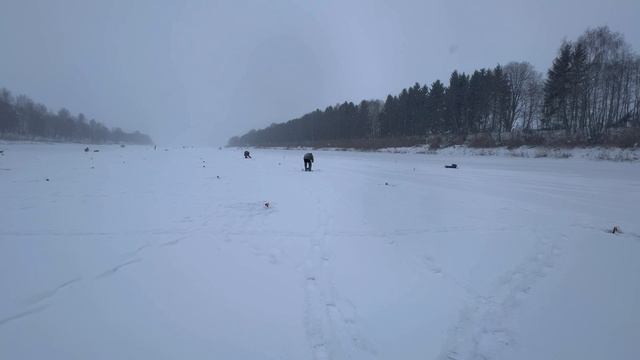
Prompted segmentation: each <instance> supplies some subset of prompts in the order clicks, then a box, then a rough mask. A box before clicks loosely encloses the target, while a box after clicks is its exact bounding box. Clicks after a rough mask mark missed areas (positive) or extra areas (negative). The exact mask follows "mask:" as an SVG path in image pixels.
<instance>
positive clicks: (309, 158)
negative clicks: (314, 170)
mask: <svg viewBox="0 0 640 360" xmlns="http://www.w3.org/2000/svg"><path fill="white" fill-rule="evenodd" d="M311 164H313V154H312V153H306V154H304V171H311Z"/></svg>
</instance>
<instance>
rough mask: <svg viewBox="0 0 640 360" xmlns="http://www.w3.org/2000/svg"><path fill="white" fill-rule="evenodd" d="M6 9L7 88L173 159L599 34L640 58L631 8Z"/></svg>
mask: <svg viewBox="0 0 640 360" xmlns="http://www.w3.org/2000/svg"><path fill="white" fill-rule="evenodd" d="M4 5H5V6H3V8H4V9H3V10H4V11H3V12H2V13H1V14H0V40H1V41H2V43H3V45H4V46H3V52H2V54H3V55H2V56H1V57H0V87H4V88H7V89H8V90H10V91H11V92H12V93H13V94H14V95H17V94H25V95H27V96H29V97H31V98H32V99H33V100H34V101H36V102H40V103H43V104H45V105H46V106H47V107H48V108H49V109H51V110H54V111H57V110H58V109H60V108H62V107H64V108H67V109H69V110H70V111H71V112H72V113H74V114H77V113H83V114H85V115H86V116H87V117H88V118H95V119H96V120H97V121H100V122H102V123H104V124H105V125H107V126H108V127H120V128H122V129H124V130H126V131H134V130H138V131H141V132H143V133H145V134H149V135H150V136H151V137H152V138H153V140H154V142H156V143H158V144H172V145H182V144H185V145H187V144H194V145H216V146H217V145H224V144H226V142H227V140H228V139H229V138H230V137H231V136H234V135H241V134H243V133H245V132H246V131H248V130H250V129H253V128H255V129H258V128H263V127H265V126H268V125H269V124H271V123H274V122H276V123H279V122H284V121H288V120H290V119H293V118H296V117H299V116H301V115H303V114H305V113H308V112H311V111H313V110H315V109H316V108H320V109H324V108H325V107H327V106H329V105H333V104H336V103H341V102H344V101H353V102H359V101H360V100H365V99H381V100H384V98H385V97H386V96H387V95H388V94H397V93H398V92H399V91H400V90H401V89H402V88H405V87H407V86H411V85H412V84H413V83H415V82H419V83H421V84H430V83H431V82H433V81H435V80H438V79H439V80H441V81H443V82H447V81H448V78H449V74H450V73H451V71H453V70H458V71H460V72H467V73H468V72H472V71H473V70H475V69H480V68H485V67H492V66H495V65H497V64H506V63H508V62H510V61H527V62H530V63H531V64H533V65H534V66H535V68H536V69H537V70H538V71H540V72H543V73H546V71H547V69H548V67H549V66H550V65H551V62H552V60H553V58H554V56H555V55H556V54H557V50H558V48H559V46H560V44H561V42H562V40H563V39H566V40H574V39H576V38H577V37H578V36H579V35H580V34H581V33H583V32H584V31H585V30H586V29H587V28H593V27H596V26H603V25H606V26H609V27H610V28H611V30H612V31H615V32H620V33H622V34H623V35H624V37H625V39H626V41H627V42H628V43H629V44H630V45H631V46H632V48H633V50H634V51H635V52H637V51H638V49H640V28H639V27H638V26H637V24H636V22H635V21H636V20H635V19H634V15H636V14H638V13H640V3H637V2H634V1H616V2H613V3H611V2H607V3H605V2H599V1H584V2H583V1H563V2H562V3H558V4H556V2H553V1H544V2H541V3H540V2H538V3H527V2H506V1H492V2H491V3H490V4H475V3H464V2H444V1H443V2H430V3H421V2H418V1H406V2H401V3H394V4H385V3H383V2H380V1H375V2H371V3H368V2H350V3H349V4H342V3H340V2H337V1H329V2H323V3H297V2H293V1H281V2H277V3H271V2H262V1H260V2H244V3H242V4H240V3H238V2H221V3H216V4H213V3H210V2H207V1H190V2H184V3H183V2H178V1H176V2H171V1H163V2H157V3H156V2H153V1H139V2H135V3H130V2H124V1H108V2H107V1H105V2H82V1H56V2H50V1H4Z"/></svg>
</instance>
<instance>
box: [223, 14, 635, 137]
mask: <svg viewBox="0 0 640 360" xmlns="http://www.w3.org/2000/svg"><path fill="white" fill-rule="evenodd" d="M617 127H640V57H639V56H638V55H637V54H635V53H634V52H632V50H631V48H630V46H629V45H628V44H627V43H626V42H625V41H624V38H623V36H622V35H621V34H620V33H616V32H612V31H611V30H609V28H608V27H598V28H595V29H589V30H587V31H586V32H585V33H584V34H583V35H581V36H580V37H579V38H578V40H576V41H565V42H563V44H562V45H561V47H560V49H559V51H558V55H557V56H556V58H555V59H554V60H553V64H552V66H551V68H550V69H549V70H548V71H547V74H546V77H545V76H543V74H542V73H540V72H538V71H536V69H535V68H534V67H533V66H532V65H531V64H530V63H528V62H511V63H508V64H506V65H504V66H501V65H498V66H496V67H495V68H490V69H480V70H476V71H474V72H473V73H472V74H465V73H459V72H458V71H454V72H453V73H452V74H451V76H450V78H449V83H448V85H446V84H444V83H442V82H441V81H440V80H436V81H435V82H433V83H432V84H431V85H430V86H427V85H420V84H419V83H416V84H415V85H414V86H412V87H409V88H407V89H403V90H402V91H401V92H400V94H398V95H396V96H392V95H389V96H387V98H386V100H385V101H384V102H382V101H377V100H373V101H362V102H360V104H357V105H356V104H353V103H351V102H345V103H343V104H339V105H336V106H329V107H327V108H326V109H325V110H324V111H322V110H319V109H318V110H316V111H314V112H312V113H309V114H306V115H304V116H302V117H301V118H298V119H294V120H291V121H288V122H286V123H281V124H272V125H271V126H269V127H267V128H265V129H262V130H251V131H249V132H248V133H246V134H244V135H242V136H239V137H238V136H236V137H233V138H231V139H230V140H229V145H230V146H245V145H256V146H283V145H303V144H312V143H319V142H323V141H329V140H340V139H345V140H349V139H376V138H393V137H416V136H420V137H424V136H427V135H433V134H457V135H462V136H464V135H469V134H477V133H484V132H498V133H500V132H505V131H525V132H526V131H534V130H543V129H544V130H564V131H565V132H566V134H567V135H575V136H581V137H584V138H585V139H592V140H594V141H597V139H599V138H601V137H603V136H605V135H606V133H607V131H608V130H609V129H612V128H617Z"/></svg>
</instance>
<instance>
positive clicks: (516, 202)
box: [0, 144, 640, 360]
mask: <svg viewBox="0 0 640 360" xmlns="http://www.w3.org/2000/svg"><path fill="white" fill-rule="evenodd" d="M83 148H84V146H82V145H61V144H58V145H48V144H2V145H0V149H3V150H5V151H4V155H3V156H0V294H1V296H0V359H439V360H444V359H456V360H462V359H607V358H615V359H637V358H640V341H638V340H640V307H639V306H638V304H640V280H639V279H638V274H640V261H639V259H640V219H639V215H638V214H639V211H638V210H640V203H639V200H640V165H639V164H637V163H616V162H603V161H591V160H584V159H549V158H539V159H533V158H530V159H529V158H509V157H473V156H455V155H453V156H452V155H447V154H440V155H420V154H385V153H361V152H333V151H315V152H314V153H315V158H316V163H315V164H314V170H315V171H313V172H312V173H306V172H304V171H302V167H303V164H302V155H303V154H304V151H286V150H252V156H253V159H247V160H245V159H244V158H243V155H242V151H240V150H234V149H225V150H218V149H211V148H188V149H183V148H170V149H168V151H164V149H161V148H158V150H156V151H154V150H153V148H149V147H136V146H128V147H126V148H120V147H117V146H99V147H96V148H97V149H99V150H100V152H97V153H94V152H88V153H85V152H83ZM92 149H93V148H92ZM452 162H453V163H457V164H458V165H459V169H445V168H444V165H445V164H448V163H452ZM46 179H49V181H47V180H46ZM265 202H269V204H270V206H269V207H268V208H267V207H265V206H264V203H265ZM614 225H619V226H620V228H621V229H622V231H623V233H622V234H617V235H613V234H610V233H608V230H610V229H612V228H613V226H614Z"/></svg>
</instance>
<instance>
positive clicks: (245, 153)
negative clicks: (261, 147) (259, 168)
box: [244, 150, 251, 159]
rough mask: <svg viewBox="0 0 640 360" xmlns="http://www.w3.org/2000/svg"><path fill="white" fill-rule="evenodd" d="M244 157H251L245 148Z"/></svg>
mask: <svg viewBox="0 0 640 360" xmlns="http://www.w3.org/2000/svg"><path fill="white" fill-rule="evenodd" d="M244 158H245V159H251V154H250V153H249V151H248V150H245V151H244Z"/></svg>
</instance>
